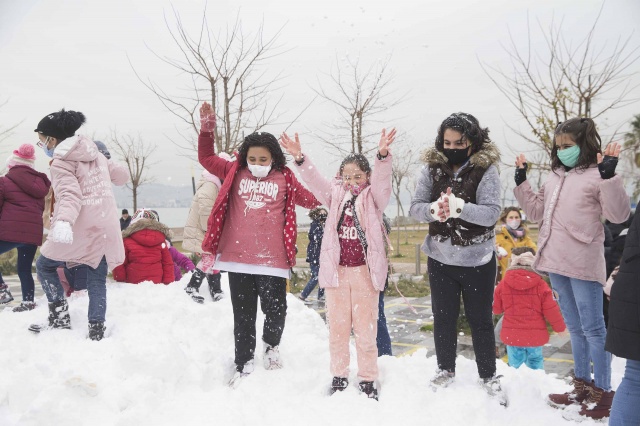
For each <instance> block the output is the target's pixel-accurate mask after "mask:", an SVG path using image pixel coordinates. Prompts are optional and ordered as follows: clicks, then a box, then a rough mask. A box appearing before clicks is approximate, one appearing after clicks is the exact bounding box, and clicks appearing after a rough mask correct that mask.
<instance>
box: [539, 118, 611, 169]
mask: <svg viewBox="0 0 640 426" xmlns="http://www.w3.org/2000/svg"><path fill="white" fill-rule="evenodd" d="M560 135H568V136H569V137H570V138H571V140H572V141H574V142H575V143H576V145H578V146H579V147H580V156H579V157H578V162H577V163H576V165H575V167H574V168H575V169H576V170H585V169H587V168H589V166H591V165H592V164H594V163H596V162H597V161H598V153H601V152H602V139H601V138H600V135H599V134H598V131H597V130H596V123H594V122H593V120H592V119H590V118H571V119H569V120H567V121H565V122H564V123H559V124H558V127H556V130H555V132H554V135H553V136H554V138H553V147H552V148H551V169H553V170H555V169H559V168H560V167H564V164H562V161H560V159H559V158H558V146H557V145H556V137H558V136H560Z"/></svg>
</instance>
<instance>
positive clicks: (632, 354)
mask: <svg viewBox="0 0 640 426" xmlns="http://www.w3.org/2000/svg"><path fill="white" fill-rule="evenodd" d="M604 348H605V349H606V350H607V351H608V352H611V353H612V354H614V355H616V356H619V357H621V358H626V359H633V360H636V361H640V215H639V214H638V213H636V214H635V217H634V218H633V222H632V223H631V227H630V228H629V232H628V234H627V239H626V240H625V245H624V252H623V254H622V260H621V261H620V269H619V270H618V274H617V275H616V277H615V280H614V282H613V285H612V286H611V301H610V302H609V328H608V329H607V341H606V344H605V347H604Z"/></svg>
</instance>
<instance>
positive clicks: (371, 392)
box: [358, 382, 378, 401]
mask: <svg viewBox="0 0 640 426" xmlns="http://www.w3.org/2000/svg"><path fill="white" fill-rule="evenodd" d="M358 387H359V388H360V392H362V393H364V394H365V395H367V398H371V399H375V400H376V401H377V400H378V389H376V384H375V383H374V382H360V384H359V385H358Z"/></svg>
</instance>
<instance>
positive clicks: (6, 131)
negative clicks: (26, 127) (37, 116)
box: [0, 99, 22, 142]
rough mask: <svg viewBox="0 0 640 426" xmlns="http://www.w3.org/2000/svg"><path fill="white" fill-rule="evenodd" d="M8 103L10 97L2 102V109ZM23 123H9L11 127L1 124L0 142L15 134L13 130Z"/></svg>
mask: <svg viewBox="0 0 640 426" xmlns="http://www.w3.org/2000/svg"><path fill="white" fill-rule="evenodd" d="M8 103H9V100H8V99H7V100H6V101H4V102H2V103H0V109H2V108H3V107H4V106H5V105H7V104H8ZM21 123H22V122H20V123H16V124H13V125H9V127H6V126H4V125H2V124H0V142H2V141H3V140H5V139H7V138H8V137H9V136H11V135H12V134H13V131H14V130H15V129H16V127H18V126H19V125H20V124H21Z"/></svg>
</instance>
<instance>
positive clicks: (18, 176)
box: [0, 165, 51, 246]
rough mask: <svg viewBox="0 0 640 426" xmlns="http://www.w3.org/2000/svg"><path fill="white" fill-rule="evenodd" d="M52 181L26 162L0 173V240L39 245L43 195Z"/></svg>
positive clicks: (40, 242)
mask: <svg viewBox="0 0 640 426" xmlns="http://www.w3.org/2000/svg"><path fill="white" fill-rule="evenodd" d="M50 186H51V182H49V178H47V175H45V174H44V173H40V172H37V171H35V170H34V169H32V168H31V167H29V166H17V165H16V166H13V167H12V168H10V169H9V171H8V172H7V174H6V175H5V176H2V177H0V241H8V242H12V243H26V244H33V245H36V246H39V245H42V212H43V211H44V197H45V196H46V195H47V193H48V192H49V187H50Z"/></svg>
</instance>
